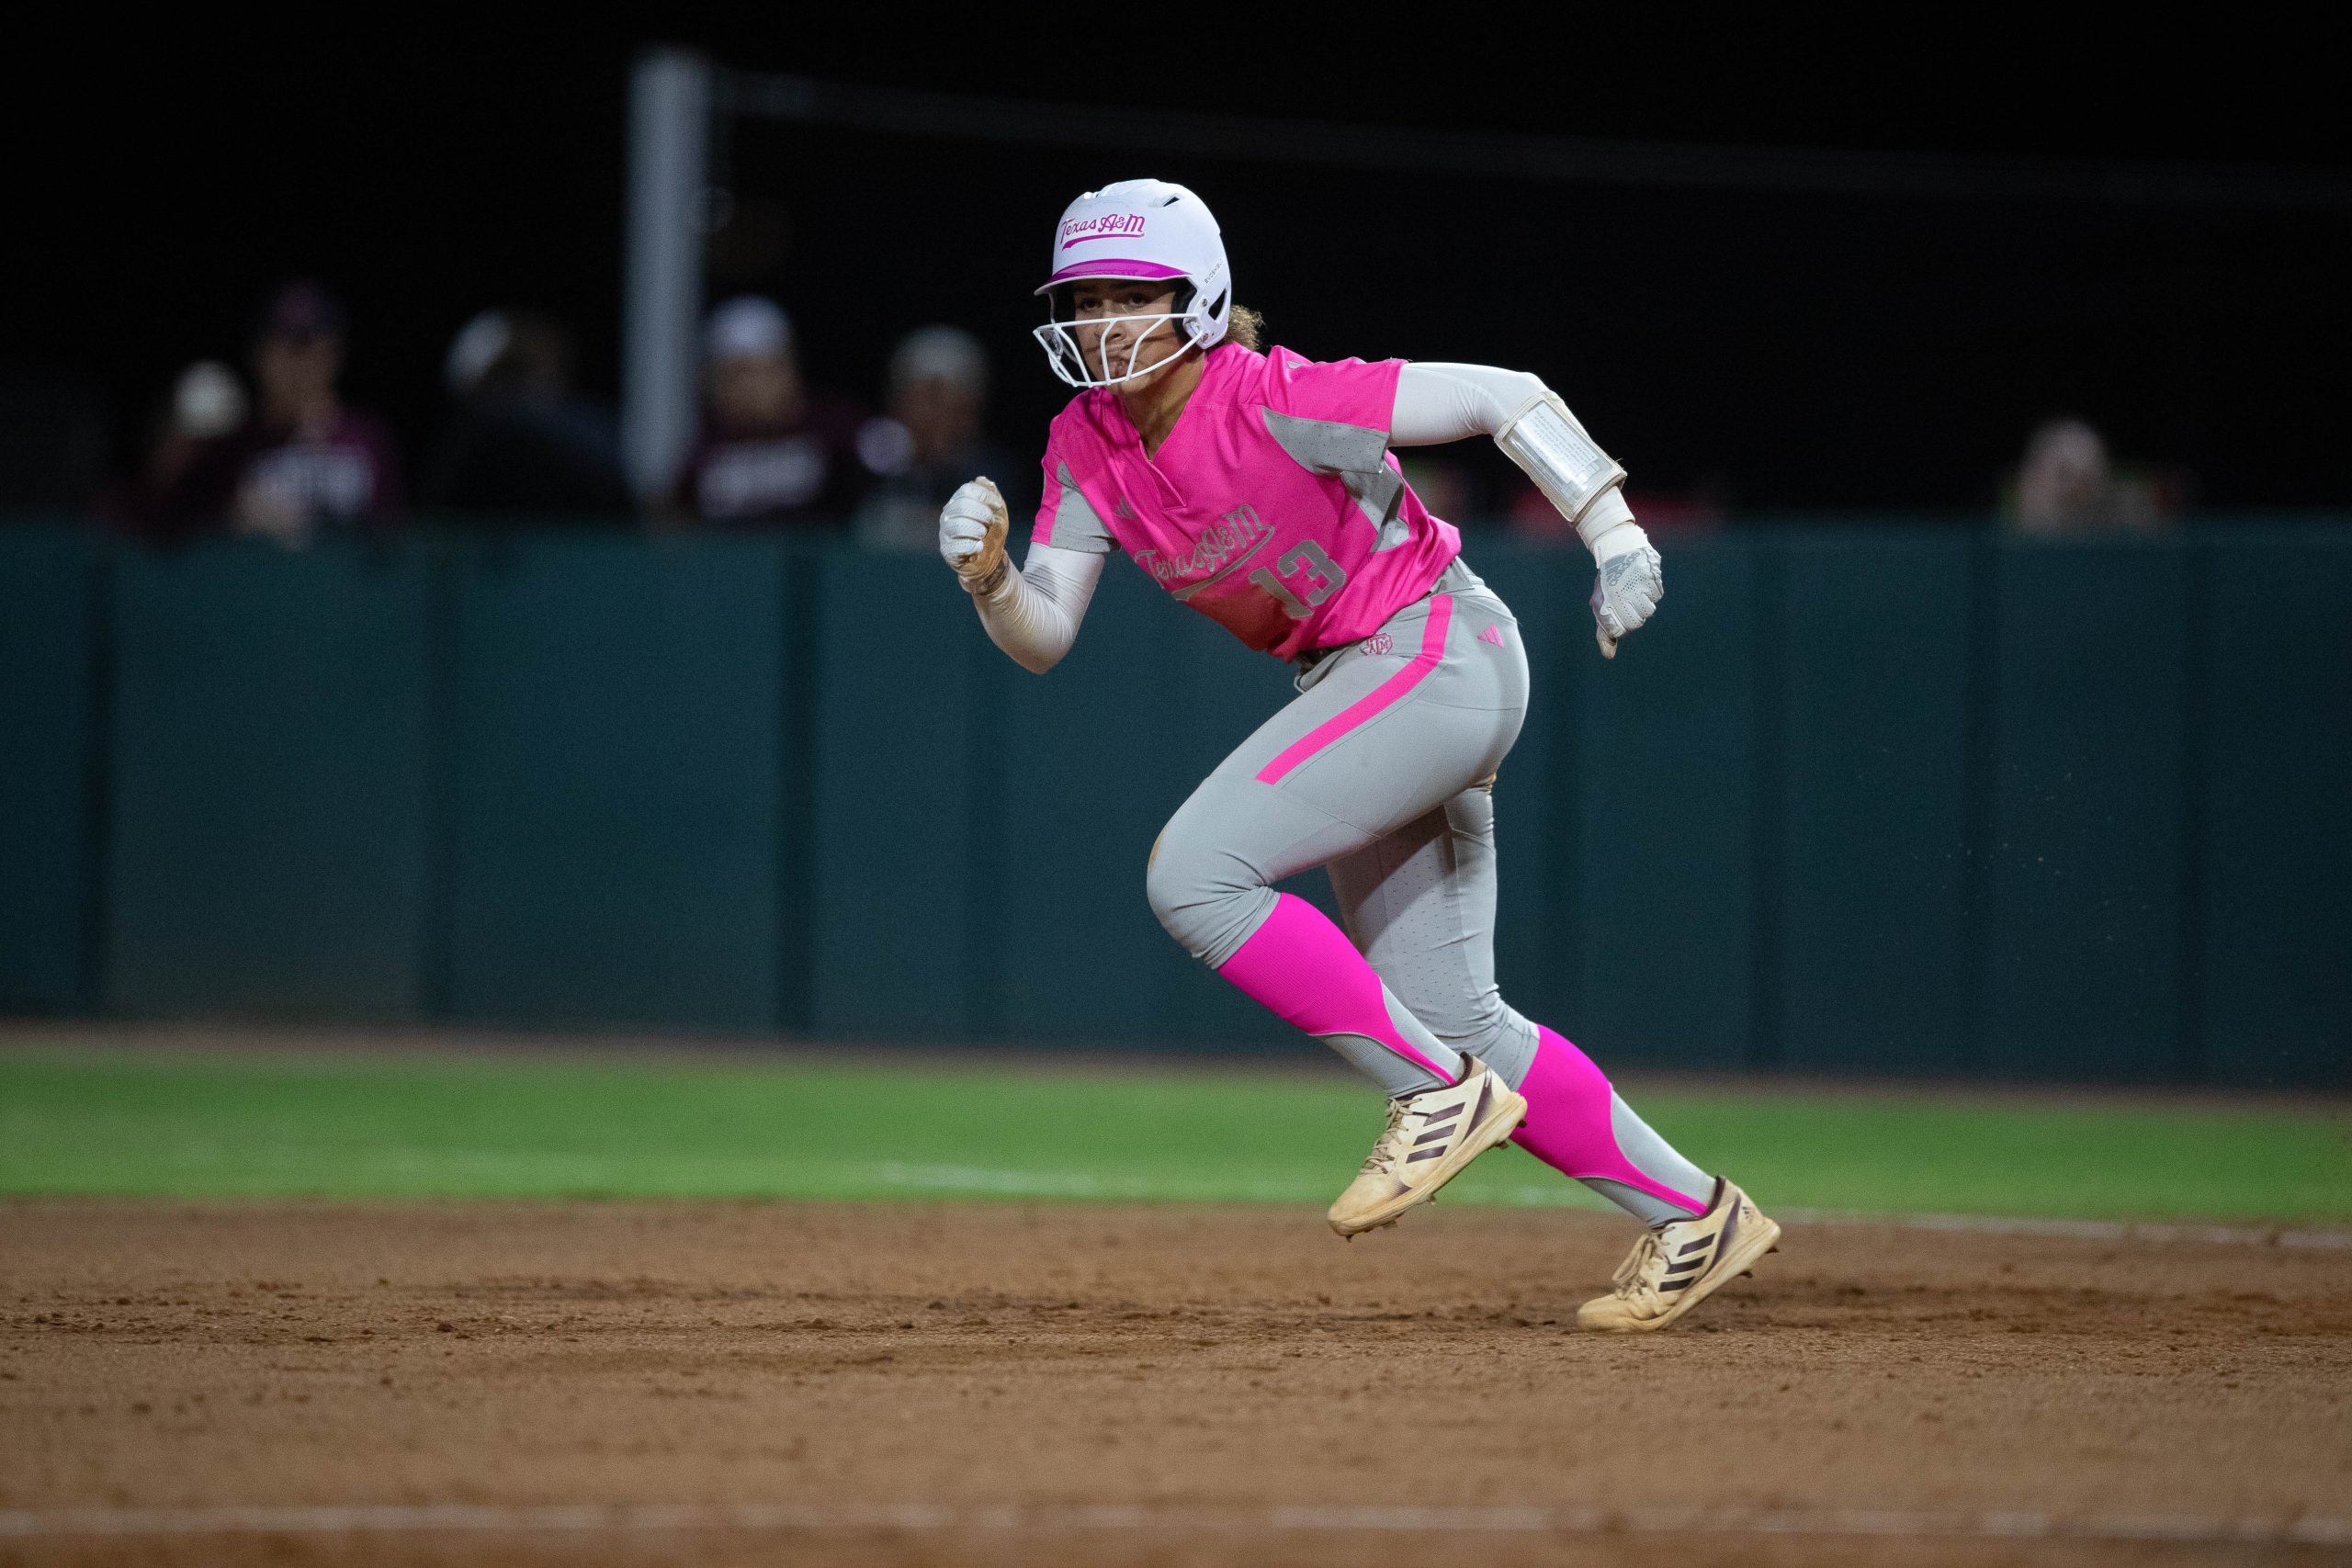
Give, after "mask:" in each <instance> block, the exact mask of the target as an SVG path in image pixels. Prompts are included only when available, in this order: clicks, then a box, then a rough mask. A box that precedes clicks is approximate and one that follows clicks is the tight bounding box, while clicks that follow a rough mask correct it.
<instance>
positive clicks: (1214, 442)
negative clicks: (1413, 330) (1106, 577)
mask: <svg viewBox="0 0 2352 1568" xmlns="http://www.w3.org/2000/svg"><path fill="white" fill-rule="evenodd" d="M1404 365H1405V362H1404V361H1403V360H1401V359H1388V360H1382V361H1381V362H1379V363H1377V364H1372V365H1367V364H1365V363H1364V362H1363V360H1361V359H1344V360H1340V361H1339V362H1337V363H1335V364H1317V362H1315V361H1314V360H1311V359H1306V358H1302V357H1301V356H1300V355H1295V354H1293V353H1292V352H1291V351H1290V350H1288V349H1286V348H1276V349H1275V350H1274V351H1273V352H1272V353H1271V354H1257V353H1254V352H1252V351H1251V350H1250V349H1246V348H1243V347H1241V346H1240V345H1239V344H1225V345H1223V346H1221V347H1218V348H1216V349H1213V350H1211V351H1210V353H1209V355H1208V356H1207V359H1206V360H1205V362H1204V365H1203V367H1202V375H1201V384H1200V386H1199V388H1198V389H1196V390H1195V391H1194V392H1193V396H1192V400H1191V401H1189V402H1187V403H1186V404H1185V405H1184V412H1183V414H1182V416H1181V417H1180V418H1179V419H1178V420H1177V422H1176V428H1175V429H1174V430H1172V431H1170V433H1169V436H1168V439H1167V440H1166V441H1165V442H1162V443H1161V444H1160V448H1159V452H1158V453H1157V454H1156V455H1154V456H1152V457H1146V456H1145V455H1144V450H1143V441H1142V438H1141V437H1140V436H1138V435H1137V434H1136V430H1135V427H1134V426H1133V425H1131V424H1129V423H1127V419H1126V415H1125V413H1123V412H1121V411H1120V408H1119V400H1118V395H1117V394H1116V393H1115V392H1113V391H1111V390H1109V389H1103V388H1095V389H1091V390H1088V391H1084V392H1080V394H1079V395H1078V396H1077V397H1075V398H1073V399H1071V400H1070V402H1069V407H1068V408H1065V409H1064V410H1062V412H1061V413H1060V414H1059V415H1057V417H1056V418H1055V420H1054V424H1053V430H1052V433H1051V434H1050V435H1049V436H1048V437H1047V440H1046V459H1045V469H1046V483H1045V498H1044V501H1043V502H1042V503H1041V504H1040V505H1039V507H1038V509H1037V525H1036V528H1035V532H1034V533H1033V534H1032V535H1031V538H1032V540H1033V541H1034V542H1035V543H1037V544H1044V545H1053V546H1056V547H1058V548H1061V549H1069V550H1087V551H1092V552H1096V553H1101V552H1104V551H1108V550H1113V549H1121V550H1125V552H1126V553H1127V554H1128V555H1129V556H1130V557H1131V558H1134V560H1135V563H1136V565H1137V566H1139V567H1142V568H1143V569H1144V570H1146V571H1148V572H1149V573H1151V575H1152V580H1153V581H1156V582H1158V583H1159V586H1160V587H1162V588H1164V589H1166V590H1167V591H1168V592H1170V593H1172V594H1174V595H1175V596H1176V597H1177V599H1178V600H1179V601H1180V602H1182V603H1183V604H1190V605H1191V606H1192V607H1193V609H1195V610H1198V611H1199V612H1201V614H1203V615H1206V616H1208V617H1209V618H1210V619H1212V620H1214V621H1216V623H1217V624H1218V625H1220V626H1224V627H1225V629H1226V630H1227V631H1229V632H1231V633H1232V634H1233V635H1234V636H1235V637H1239V638H1240V639H1241V640H1242V641H1243V642H1246V643H1248V644H1249V645H1250V647H1251V648H1254V649H1261V650H1262V651H1264V652H1267V653H1271V654H1272V655H1273V656H1274V657H1276V658H1277V659H1295V658H1296V657H1297V656H1298V655H1299V654H1301V653H1303V652H1306V650H1307V649H1317V648H1329V647H1335V646H1337V645H1340V644H1342V643H1349V642H1355V641H1359V640H1361V639H1363V638H1364V637H1370V636H1371V635H1372V634H1373V633H1374V632H1375V631H1377V630H1379V629H1380V626H1381V624H1382V623H1383V622H1385V621H1386V620H1387V619H1388V618H1389V617H1390V616H1391V615H1395V614H1396V613H1397V611H1398V610H1400V609H1403V608H1404V607H1405V606H1406V605H1408V604H1412V603H1414V602H1415V601H1416V600H1419V599H1420V598H1421V597H1422V596H1424V595H1425V594H1427V593H1428V592H1430V588H1431V587H1432V586H1433V585H1434V584H1435V583H1436V581H1437V580H1438V575H1439V574H1440V573H1441V572H1442V571H1443V570H1445V568H1446V565H1447V563H1449V562H1450V561H1452V560H1453V558H1454V557H1455V556H1457V555H1459V554H1460V553H1461V551H1462V536H1461V535H1460V534H1459V533H1457V532H1456V531H1455V530H1454V528H1453V525H1451V524H1449V523H1444V522H1441V521H1440V520H1439V519H1437V518H1436V517H1433V516H1431V515H1430V512H1429V509H1428V508H1427V507H1425V506H1423V505H1422V504H1421V502H1420V498H1419V496H1417V495H1415V494H1414V493H1413V491H1412V487H1410V486H1409V485H1408V484H1406V482H1405V479H1404V476H1403V475H1402V474H1401V473H1399V472H1398V471H1397V461H1396V459H1395V458H1394V457H1391V456H1390V455H1389V451H1388V427H1389V421H1390V418H1391V415H1392V414H1393V412H1394V411H1395V408H1396V403H1397V373H1398V372H1399V371H1401V370H1402V369H1403V368H1404Z"/></svg>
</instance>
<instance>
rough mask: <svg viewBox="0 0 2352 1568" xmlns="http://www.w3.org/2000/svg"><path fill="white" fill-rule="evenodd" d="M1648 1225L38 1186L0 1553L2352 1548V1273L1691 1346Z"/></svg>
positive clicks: (23, 1209)
mask: <svg viewBox="0 0 2352 1568" xmlns="http://www.w3.org/2000/svg"><path fill="white" fill-rule="evenodd" d="M1630 1239H1631V1238H1630V1235H1629V1234H1628V1231H1627V1229H1626V1228H1625V1227H1624V1226H1623V1224H1618V1223H1613V1222H1611V1221H1610V1220H1607V1219H1604V1218H1599V1217H1595V1216H1591V1215H1585V1214H1573V1213H1545V1212H1529V1211H1504V1210H1472V1209H1446V1208H1440V1209H1438V1210H1437V1211H1435V1212H1433V1213H1428V1214H1424V1215H1420V1216H1417V1217H1416V1218H1415V1219H1413V1220H1409V1221H1408V1222H1407V1224H1405V1225H1404V1226H1403V1227H1402V1228H1400V1229H1398V1230H1395V1231H1388V1232H1384V1233H1381V1234H1379V1235H1374V1236H1371V1237H1367V1238H1365V1239H1363V1240H1360V1241H1358V1242H1356V1243H1354V1244H1352V1245H1347V1246H1343V1245H1341V1244H1340V1242H1338V1241H1336V1240H1334V1239H1333V1238H1332V1237H1331V1236H1330V1235H1329V1234H1328V1233H1327V1232H1325V1231H1324V1230H1323V1229H1322V1226H1321V1221H1320V1218H1319V1216H1317V1215H1316V1214H1314V1213H1302V1212H1298V1211H1296V1210H1293V1209H1289V1208H1230V1209H1225V1208H1182V1207H1136V1208H1114V1207H1092V1206H1077V1205H1071V1206H1025V1207H1024V1206H987V1205H969V1206H965V1205H921V1206H918V1205H887V1204H865V1205H816V1204H757V1205H753V1204H741V1205H729V1204H708V1203H697V1204H674V1205H650V1204H627V1205H620V1204H616V1205H596V1204H571V1205H552V1204H550V1205H494V1206H493V1205H481V1204H475V1205H462V1206H460V1205H450V1206H443V1207H434V1206H401V1207H360V1206H332V1207H330V1206H288V1205H268V1206H260V1205H255V1206H247V1207H237V1206H221V1205H210V1206H188V1205H181V1204H173V1205H143V1206H142V1205H129V1204H93V1203H74V1202H43V1201H24V1202H12V1203H7V1204H5V1205H0V1562H5V1563H27V1564H32V1563H39V1564H44V1565H46V1564H51V1563H62V1562H156V1563H166V1562H169V1563H187V1562H207V1563H243V1562H279V1563H282V1562H369V1563H374V1562H501V1563H503V1562H532V1563H537V1562H550V1563H551V1562H581V1561H597V1562H628V1563H638V1562H664V1563H667V1562H678V1563H687V1562H693V1563H698V1564H699V1563H715V1562H780V1561H792V1562H846V1563H857V1564H866V1563H874V1564H884V1563H888V1564H906V1565H913V1564H923V1563H934V1562H959V1563H962V1562H969V1563H990V1564H996V1563H1008V1564H1009V1563H1016V1562H1018V1563H1043V1562H1116V1563H1136V1564H1141V1563H1225V1562H1315V1563H1354V1562H1364V1563H1381V1564H1384V1565H1385V1564H1396V1563H1400V1562H1412V1563H1414V1564H1416V1565H1421V1564H1431V1565H1444V1564H1452V1563H1457V1562H1460V1563H1467V1562H1478V1563H1482V1564H1492V1563H1498V1562H1569V1563H1581V1562H1593V1563H1600V1562H1626V1561H1631V1560H1633V1559H1634V1556H1635V1555H1636V1554H1637V1551H1636V1548H1638V1555H1639V1556H1640V1557H1641V1558H1642V1559H1643V1560H1645V1561H1647V1560H1652V1559H1656V1560H1659V1561H1673V1562H1676V1564H1677V1568H1687V1565H1689V1564H1692V1563H1705V1562H1740V1563H1768V1564H1770V1563H1791V1564H1794V1563H1801V1562H1802V1563H1815V1562H1827V1563H1865V1562H1867V1563H1884V1564H1895V1565H1903V1564H1913V1563H1918V1564H1927V1563H1937V1564H1941V1563H1958V1562H1971V1563H1973V1562H2030V1563H2036V1564H2042V1563H2049V1564H2060V1563H2064V1564H2074V1563H2081V1564H2086V1565H2088V1564H2099V1565H2104V1564H2109V1563H2122V1562H2165V1563H2171V1562H2199V1563H2203V1562H2278V1561H2286V1562H2317V1561H2323V1560H2326V1561H2335V1560H2337V1559H2338V1558H2339V1557H2341V1556H2344V1555H2346V1553H2347V1551H2352V1548H2347V1547H2346V1545H2343V1544H2338V1545H2335V1546H2330V1545H2327V1544H2324V1542H2325V1541H2326V1540H2327V1539H2328V1532H2329V1531H2330V1530H2332V1529H2335V1526H2334V1525H2333V1524H2332V1523H2330V1522H2329V1521H2340V1520H2342V1519H2344V1518H2345V1517H2346V1516H2352V1251H2345V1250H2341V1249H2335V1250H2330V1249H2307V1248H2290V1247H2250V1246H2220V1245H2205V1244H2199V1243H2195V1242H2188V1241H2176V1242H2169V1243H2162V1244H2145V1243H2133V1242H2117V1241H2094V1240H2082V1239H2073V1238H2064V1237H2052V1236H1997V1235H1938V1234H1926V1233H1921V1232H1917V1231H1911V1230H1903V1229H1895V1228H1877V1227H1857V1226H1795V1225H1792V1226H1791V1227H1790V1232H1789V1235H1788V1237H1787V1239H1786V1241H1785V1243H1784V1247H1783V1251H1782V1252H1781V1254H1780V1255H1779V1256H1777V1257H1774V1258H1770V1259H1769V1260H1768V1261H1767V1262H1766V1264H1765V1265H1764V1266H1763V1267H1762V1268H1761V1269H1760V1270H1759V1272H1758V1278H1756V1279H1754V1280H1744V1281H1740V1282H1738V1283H1736V1285H1734V1286H1733V1287H1732V1288H1731V1289H1730V1290H1728V1291H1727V1292H1724V1294H1723V1295H1722V1296H1719V1297H1718V1298H1717V1299H1716V1300H1715V1301H1714V1302H1713V1303H1710V1304H1709V1305H1708V1306H1707V1307H1706V1308H1703V1309H1702V1311H1701V1313H1699V1314H1694V1316H1693V1317H1692V1318H1691V1319H1690V1320H1688V1321H1687V1322H1686V1324H1685V1325H1683V1326H1682V1327H1680V1328H1679V1329H1677V1330H1675V1331H1673V1332H1670V1333H1668V1334H1664V1335H1659V1336H1656V1337H1644V1338H1634V1339H1622V1338H1611V1337H1595V1336H1589V1335H1579V1334H1577V1333H1575V1332H1574V1331H1573V1330H1571V1329H1570V1328H1569V1327H1568V1326H1567V1325H1569V1324H1570V1323H1571V1322H1572V1320H1573V1318H1574V1314H1575V1308H1576V1304H1577V1302H1578V1301H1579V1300H1581V1299H1582V1298H1583V1297H1584V1296H1586V1295H1588V1294H1590V1293H1592V1292H1594V1291H1595V1290H1596V1289H1597V1288H1599V1287H1600V1286H1601V1285H1603V1284H1605V1282H1606V1280H1607V1278H1608V1274H1609V1270H1610V1269H1611V1267H1612V1266H1613V1265H1614V1263H1615V1262H1616V1260H1617V1258H1618V1257H1619V1256H1620V1254H1621V1252H1622V1250H1623V1247H1625V1246H1626V1245H1628V1243H1629V1241H1630ZM545 1505H565V1506H571V1505H582V1506H593V1507H591V1508H589V1509H587V1510H586V1511H582V1510H579V1509H574V1510H572V1511H569V1512H565V1511H545V1510H542V1511H540V1512H537V1513H534V1512H532V1511H531V1509H532V1508H534V1507H536V1506H545ZM632 1505H649V1506H650V1505H662V1506H668V1505H693V1506H692V1507H687V1508H683V1509H673V1510H671V1511H668V1512H658V1511H656V1512H646V1511H639V1512H628V1511H627V1506H632ZM233 1506H268V1507H275V1508H286V1509H292V1510H300V1509H304V1508H308V1509H311V1510H313V1511H311V1512H300V1511H294V1512H286V1513H280V1514H273V1515H266V1516H246V1517H231V1516H229V1515H226V1514H223V1513H222V1512H221V1511H220V1510H222V1509H224V1508H229V1507H233ZM368 1507H374V1508H377V1509H379V1511H378V1512H374V1513H356V1514H346V1513H335V1512H327V1511H323V1510H343V1509H351V1508H368ZM153 1510H197V1512H193V1513H161V1514H159V1513H155V1512H153ZM403 1510H405V1511H403ZM597 1510H603V1511H601V1512H600V1511H597ZM616 1510H618V1511H616ZM1988 1515H1993V1516H1998V1517H1990V1518H1988V1517H1987V1516H1988ZM2298 1520H2301V1521H2303V1523H2302V1525H2301V1526H2297V1525H2296V1523H2295V1521H2298ZM2298 1529H2301V1531H2302V1534H2301V1540H2304V1541H2306V1542H2308V1543H2309V1544H2300V1545H2299V1544H2293V1542H2294V1541H2295V1540H2297V1539H2298V1537H2297V1535H2296V1531H2297V1530H2298ZM101 1531H103V1532H109V1533H94V1532H101ZM2232 1532H2242V1534H2243V1536H2244V1539H2243V1540H2225V1539H2223V1538H2225V1537H2228V1536H2230V1535H2231V1534H2232ZM2167 1536H2170V1537H2171V1538H2172V1539H2165V1537H2167Z"/></svg>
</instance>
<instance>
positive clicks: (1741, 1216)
mask: <svg viewBox="0 0 2352 1568" xmlns="http://www.w3.org/2000/svg"><path fill="white" fill-rule="evenodd" d="M1780 1239H1781V1227H1780V1226H1779V1225H1777V1224H1773V1223H1772V1222H1771V1221H1770V1220H1768V1219H1766V1218H1765V1217H1764V1213H1763V1211H1761V1210H1760V1209H1758V1208H1757V1206H1756V1202H1755V1200H1753V1199H1751V1198H1750V1197H1748V1195H1747V1193H1745V1192H1743V1191H1741V1190H1739V1189H1738V1188H1736V1187H1735V1186H1733V1185H1732V1184H1731V1183H1730V1182H1728V1181H1725V1180H1724V1179H1721V1178H1718V1179H1716V1181H1715V1191H1714V1201H1713V1202H1712V1203H1710V1204H1709V1205H1708V1206H1707V1212H1706V1213H1703V1214H1701V1215H1698V1216H1697V1217H1695V1218H1693V1219H1688V1220H1677V1221H1675V1222H1674V1223H1673V1224H1667V1225H1660V1226H1659V1227H1658V1228H1657V1229H1656V1230H1654V1231H1650V1232H1648V1233H1647V1234H1645V1235H1644V1236H1643V1237H1642V1239H1641V1240H1640V1241H1639V1242H1637V1243H1635V1244H1634V1253H1633V1256H1632V1257H1630V1258H1626V1259H1625V1261H1624V1262H1623V1263H1621V1264H1619V1265H1618V1266H1617V1273H1616V1276H1615V1278H1616V1281H1617V1288H1616V1289H1615V1290H1614V1291H1612V1292H1610V1293H1609V1294H1607V1295H1605V1296H1600V1297H1598V1298H1596V1299H1595V1300H1592V1301H1589V1302H1587V1303H1584V1305H1583V1306H1582V1307H1580V1308H1578V1309H1577V1325H1578V1326H1579V1327H1583V1328H1594V1329H1599V1330H1601V1331H1602V1332H1604V1333H1613V1334H1639V1333H1645V1332H1647V1331H1648V1330H1650V1329H1654V1328H1664V1327H1665V1326H1666V1325H1668V1324H1669V1323H1672V1322H1673V1321H1674V1320H1675V1319H1676V1318H1678V1317H1680V1316H1681V1315H1682V1314H1684V1313H1686V1312H1689V1311H1690V1310H1691V1308H1692V1307H1694V1306H1697V1305H1698V1304H1699V1303H1701V1302H1702V1301H1705V1300H1706V1299H1707V1298H1708V1297H1709V1296H1711V1295H1713V1294H1714V1293H1715V1292H1716V1291H1717V1290H1719V1289H1721V1288H1722V1287H1723V1286H1724V1284H1726V1283H1728V1282H1729V1281H1731V1280H1736V1279H1737V1278H1738V1277H1739V1276H1740V1275H1742V1274H1745V1273H1747V1271H1748V1270H1749V1269H1750V1268H1751V1267H1753V1265H1754V1264H1755V1262H1756V1260H1757V1259H1758V1258H1761V1257H1763V1256H1764V1255H1765V1254H1766V1253H1768V1252H1770V1251H1772V1250H1773V1248H1774V1244H1775V1243H1777V1242H1778V1241H1779V1240H1780Z"/></svg>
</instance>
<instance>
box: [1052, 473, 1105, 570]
mask: <svg viewBox="0 0 2352 1568" xmlns="http://www.w3.org/2000/svg"><path fill="white" fill-rule="evenodd" d="M1054 477H1055V478H1056V479H1058V480H1060V481H1061V487H1062V489H1061V499H1060V500H1059V501H1057V502H1055V503H1054V536H1053V538H1052V539H1051V540H1049V541H1047V542H1048V543H1050V544H1051V545H1052V546H1053V547H1054V548H1056V549H1057V550H1081V551H1084V552H1085V553H1086V554H1088V555H1090V556H1105V555H1109V554H1110V553H1111V552H1112V551H1113V550H1115V549H1117V548H1118V547H1119V541H1118V540H1117V539H1116V538H1114V536H1112V533H1111V527H1110V525H1109V524H1107V523H1105V522H1103V514H1102V513H1099V512H1097V511H1095V510H1094V503H1093V502H1090V501H1088V500H1087V499H1086V494H1085V492H1084V491H1081V490H1080V489H1079V488H1078V481H1077V480H1076V479H1072V478H1071V477H1070V472H1069V464H1068V463H1059V464H1057V465H1055V468H1054Z"/></svg>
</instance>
